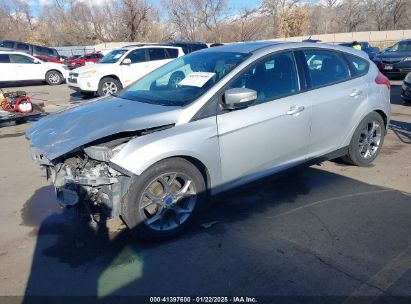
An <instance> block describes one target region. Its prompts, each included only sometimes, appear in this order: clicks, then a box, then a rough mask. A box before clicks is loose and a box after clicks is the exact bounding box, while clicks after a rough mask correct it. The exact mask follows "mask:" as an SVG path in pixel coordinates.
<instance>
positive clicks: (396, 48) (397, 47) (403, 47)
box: [387, 41, 411, 52]
mask: <svg viewBox="0 0 411 304" xmlns="http://www.w3.org/2000/svg"><path fill="white" fill-rule="evenodd" d="M387 51H388V52H407V51H411V41H401V42H398V43H396V44H394V45H393V46H392V47H390V48H388V49H387Z"/></svg>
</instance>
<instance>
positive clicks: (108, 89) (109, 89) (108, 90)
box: [102, 81, 118, 96]
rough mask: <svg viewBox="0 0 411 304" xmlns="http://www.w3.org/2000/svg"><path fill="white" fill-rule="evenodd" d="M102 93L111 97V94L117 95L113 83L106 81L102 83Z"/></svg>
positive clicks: (116, 89)
mask: <svg viewBox="0 0 411 304" xmlns="http://www.w3.org/2000/svg"><path fill="white" fill-rule="evenodd" d="M102 91H103V94H104V95H105V96H107V95H112V94H115V93H117V91H118V88H117V85H116V84H115V83H114V82H111V81H107V82H105V83H103V87H102Z"/></svg>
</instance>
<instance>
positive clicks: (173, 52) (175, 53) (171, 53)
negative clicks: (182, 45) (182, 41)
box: [164, 49, 178, 58]
mask: <svg viewBox="0 0 411 304" xmlns="http://www.w3.org/2000/svg"><path fill="white" fill-rule="evenodd" d="M164 50H165V51H166V54H167V58H177V57H178V49H164Z"/></svg>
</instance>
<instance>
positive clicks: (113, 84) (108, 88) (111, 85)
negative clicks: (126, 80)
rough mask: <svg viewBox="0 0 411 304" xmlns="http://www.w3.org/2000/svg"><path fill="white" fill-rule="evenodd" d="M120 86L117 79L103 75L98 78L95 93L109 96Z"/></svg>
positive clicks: (120, 87) (119, 88) (118, 89)
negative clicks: (103, 76)
mask: <svg viewBox="0 0 411 304" xmlns="http://www.w3.org/2000/svg"><path fill="white" fill-rule="evenodd" d="M122 88H123V86H122V85H121V82H120V81H119V80H117V79H114V78H111V77H105V78H103V79H101V80H100V83H99V84H98V91H97V93H98V95H99V96H110V95H113V94H116V93H117V92H118V91H120V90H121V89H122Z"/></svg>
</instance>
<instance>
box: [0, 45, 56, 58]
mask: <svg viewBox="0 0 411 304" xmlns="http://www.w3.org/2000/svg"><path fill="white" fill-rule="evenodd" d="M0 47H3V48H7V49H14V50H17V51H19V52H24V53H27V54H29V55H32V56H44V57H49V58H51V59H54V60H60V55H59V53H58V52H57V50H56V49H53V48H49V47H45V46H39V45H34V44H30V43H25V42H21V41H14V40H3V41H0Z"/></svg>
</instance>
